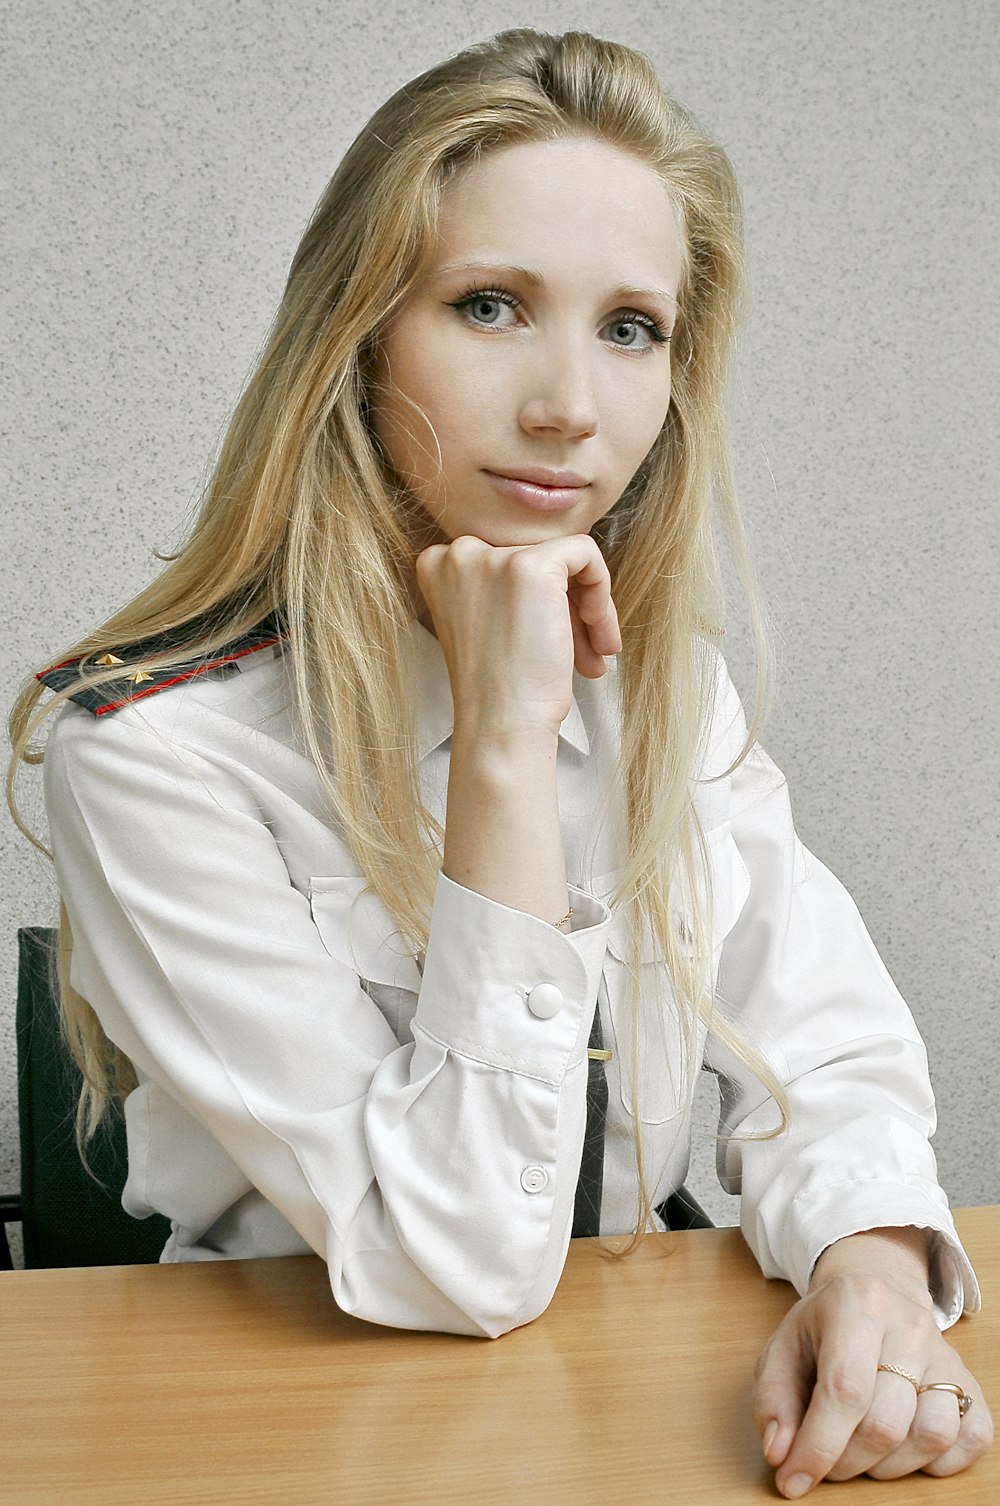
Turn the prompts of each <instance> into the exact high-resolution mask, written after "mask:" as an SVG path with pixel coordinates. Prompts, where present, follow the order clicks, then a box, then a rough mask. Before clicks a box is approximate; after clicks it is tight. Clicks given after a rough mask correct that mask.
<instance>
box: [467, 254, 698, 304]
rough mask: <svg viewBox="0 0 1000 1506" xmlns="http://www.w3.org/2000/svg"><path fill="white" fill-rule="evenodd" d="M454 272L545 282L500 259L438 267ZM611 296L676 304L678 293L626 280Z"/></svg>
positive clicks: (530, 283)
mask: <svg viewBox="0 0 1000 1506" xmlns="http://www.w3.org/2000/svg"><path fill="white" fill-rule="evenodd" d="M453 272H482V273H488V274H490V275H492V276H494V277H495V276H497V275H499V276H514V277H520V278H521V279H523V281H524V282H526V283H527V284H528V286H529V287H533V288H537V287H542V286H543V285H544V283H545V278H544V277H543V276H542V274H541V272H534V271H532V269H531V268H530V267H519V266H514V265H511V264H508V263H505V262H499V261H452V262H448V263H447V264H446V265H445V266H443V267H438V268H437V276H439V277H447V276H449V275H450V274H451V273H453ZM610 296H611V298H613V299H616V298H636V297H651V298H664V299H666V301H667V302H668V303H673V304H676V302H677V296H676V294H674V293H668V292H667V290H666V288H652V287H640V286H639V285H638V284H634V283H624V282H623V283H619V284H618V286H617V287H614V288H612V289H611V290H610Z"/></svg>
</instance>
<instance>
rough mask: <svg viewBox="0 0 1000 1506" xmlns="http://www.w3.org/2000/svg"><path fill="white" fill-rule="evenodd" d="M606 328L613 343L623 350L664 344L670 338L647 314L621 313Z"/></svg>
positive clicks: (645, 348) (641, 348)
mask: <svg viewBox="0 0 1000 1506" xmlns="http://www.w3.org/2000/svg"><path fill="white" fill-rule="evenodd" d="M604 328H605V329H606V330H607V331H608V338H609V339H610V341H611V344H612V345H617V346H619V347H620V348H621V349H623V350H630V349H634V350H648V349H649V348H650V346H651V345H664V344H665V343H666V341H667V340H668V339H669V338H670V336H669V335H668V334H666V332H665V331H664V330H662V329H661V328H660V326H659V324H657V322H656V320H655V319H651V318H649V316H648V315H647V314H628V315H625V314H619V315H617V316H616V317H615V318H614V319H612V320H611V322H610V323H609V324H606V325H605V326H604Z"/></svg>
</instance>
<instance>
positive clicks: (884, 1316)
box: [753, 1229, 993, 1500]
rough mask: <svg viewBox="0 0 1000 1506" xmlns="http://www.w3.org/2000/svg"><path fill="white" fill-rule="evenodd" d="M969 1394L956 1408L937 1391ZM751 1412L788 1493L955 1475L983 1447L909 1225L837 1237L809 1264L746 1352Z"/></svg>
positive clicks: (978, 1406)
mask: <svg viewBox="0 0 1000 1506" xmlns="http://www.w3.org/2000/svg"><path fill="white" fill-rule="evenodd" d="M880 1364H881V1365H894V1366H898V1367H899V1368H900V1369H902V1370H906V1371H908V1372H909V1374H910V1375H912V1376H913V1377H914V1378H915V1379H916V1381H917V1382H918V1383H919V1384H920V1385H925V1384H927V1383H928V1382H931V1381H952V1382H955V1383H957V1384H958V1385H960V1386H962V1387H963V1388H964V1390H965V1391H967V1392H968V1394H969V1395H970V1396H971V1397H972V1398H973V1405H972V1407H971V1408H970V1409H969V1411H968V1412H967V1413H966V1415H965V1417H964V1418H963V1417H962V1416H961V1415H960V1413H959V1407H958V1398H957V1397H956V1396H954V1395H952V1394H950V1393H948V1392H946V1391H926V1392H924V1394H923V1395H921V1396H918V1395H917V1389H916V1386H915V1385H914V1384H913V1382H911V1381H910V1380H907V1379H906V1377H905V1376H901V1375H897V1374H894V1373H893V1372H891V1371H879V1370H878V1368H877V1367H878V1366H879V1365H880ZM753 1415H754V1421H755V1423H756V1425H757V1428H758V1430H759V1431H760V1434H761V1437H762V1439H763V1442H764V1455H765V1457H766V1459H767V1461H768V1463H769V1464H772V1465H774V1466H775V1468H776V1470H777V1475H776V1483H777V1486H778V1489H779V1490H780V1491H781V1493H782V1494H783V1495H784V1496H786V1497H787V1498H788V1499H789V1500H797V1499H798V1498H799V1497H800V1496H803V1495H805V1494H806V1492H807V1491H808V1490H810V1489H811V1488H812V1486H813V1485H815V1484H816V1483H817V1481H819V1480H824V1479H825V1480H848V1479H851V1478H852V1477H853V1476H855V1475H860V1474H869V1475H873V1476H874V1477H875V1478H876V1479H880V1480H891V1479H895V1478H897V1477H898V1476H900V1475H906V1474H910V1473H911V1472H912V1471H913V1470H924V1471H925V1472H926V1473H927V1474H931V1475H951V1474H957V1473H958V1471H959V1470H962V1469H965V1467H966V1466H967V1465H969V1464H971V1463H972V1462H973V1460H974V1459H977V1458H978V1457H979V1456H980V1454H982V1453H985V1451H986V1449H988V1448H989V1446H990V1444H991V1443H992V1441H993V1424H992V1421H991V1419H990V1414H989V1411H988V1410H987V1407H986V1403H985V1401H984V1399H983V1394H982V1391H981V1390H980V1389H979V1386H978V1384H977V1383H976V1381H975V1379H974V1378H973V1376H972V1375H971V1373H970V1372H969V1371H968V1370H967V1369H966V1367H965V1365H964V1364H963V1363H962V1360H961V1359H960V1357H959V1356H958V1354H956V1352H955V1350H954V1349H952V1347H951V1345H950V1344H948V1343H947V1342H946V1340H945V1339H944V1338H943V1336H942V1334H941V1333H940V1331H939V1329H938V1327H937V1324H936V1322H935V1320H934V1314H933V1308H932V1304H931V1299H930V1295H929V1293H928V1290H927V1257H926V1250H925V1244H924V1236H923V1234H922V1233H921V1231H919V1230H912V1229H885V1230H872V1231H870V1232H868V1233H865V1234H857V1235H853V1236H852V1237H851V1238H849V1239H842V1240H839V1241H838V1242H837V1243H836V1244H834V1245H831V1246H830V1248H829V1249H828V1250H826V1251H824V1253H823V1255H822V1256H821V1257H820V1259H819V1260H818V1261H817V1262H816V1268H815V1271H814V1273H813V1278H812V1281H811V1282H810V1286H809V1291H808V1293H807V1295H806V1296H805V1297H804V1298H803V1299H802V1300H801V1301H800V1302H797V1303H796V1305H795V1306H794V1307H793V1308H792V1310H791V1312H789V1313H788V1315H787V1317H786V1318H785V1319H784V1321H783V1322H782V1324H781V1325H780V1327H779V1328H778V1330H777V1332H776V1333H775V1334H774V1335H773V1337H772V1338H771V1340H770V1342H769V1343H768V1344H767V1346H766V1348H765V1349H764V1352H763V1354H762V1355H761V1356H760V1359H759V1360H758V1362H757V1372H756V1389H755V1392H754V1403H753Z"/></svg>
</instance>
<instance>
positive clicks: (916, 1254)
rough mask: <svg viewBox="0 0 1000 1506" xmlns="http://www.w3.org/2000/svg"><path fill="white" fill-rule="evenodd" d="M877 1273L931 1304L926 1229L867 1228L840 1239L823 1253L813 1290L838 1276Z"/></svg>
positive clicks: (814, 1274) (815, 1269)
mask: <svg viewBox="0 0 1000 1506" xmlns="http://www.w3.org/2000/svg"><path fill="white" fill-rule="evenodd" d="M865 1275H867V1276H877V1277H879V1278H881V1279H882V1280H885V1281H888V1282H891V1283H892V1284H893V1285H894V1286H897V1287H899V1288H901V1289H903V1290H905V1291H907V1292H908V1294H909V1295H910V1296H912V1297H913V1298H914V1300H915V1301H919V1302H921V1303H923V1305H925V1306H930V1305H931V1294H930V1255H929V1245H928V1240H927V1235H926V1232H925V1231H924V1230H923V1229H917V1228H885V1229H864V1230H862V1231H860V1232H859V1233H857V1234H849V1235H847V1236H846V1237H845V1238H843V1239H838V1240H836V1241H835V1242H834V1243H833V1244H832V1245H828V1246H827V1248H826V1249H825V1250H824V1251H823V1253H822V1254H821V1255H820V1257H819V1259H818V1260H817V1261H816V1264H815V1265H814V1266H813V1270H812V1275H811V1276H810V1278H809V1287H808V1290H809V1291H810V1292H813V1291H816V1290H817V1288H818V1287H821V1286H824V1285H825V1284H826V1283H827V1282H828V1281H832V1280H834V1279H835V1278H836V1277H838V1276H865Z"/></svg>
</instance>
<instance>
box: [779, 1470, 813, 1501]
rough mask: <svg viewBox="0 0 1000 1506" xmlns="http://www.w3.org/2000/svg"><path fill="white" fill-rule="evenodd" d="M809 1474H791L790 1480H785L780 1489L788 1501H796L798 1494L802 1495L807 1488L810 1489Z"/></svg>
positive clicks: (810, 1478) (810, 1477) (810, 1480)
mask: <svg viewBox="0 0 1000 1506" xmlns="http://www.w3.org/2000/svg"><path fill="white" fill-rule="evenodd" d="M812 1483H813V1482H812V1476H811V1475H792V1477H791V1479H790V1480H785V1482H784V1483H783V1485H782V1487H781V1490H782V1494H783V1495H785V1496H787V1498H788V1500H790V1501H797V1500H798V1498H799V1496H804V1495H805V1493H806V1491H807V1490H811V1489H812Z"/></svg>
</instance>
